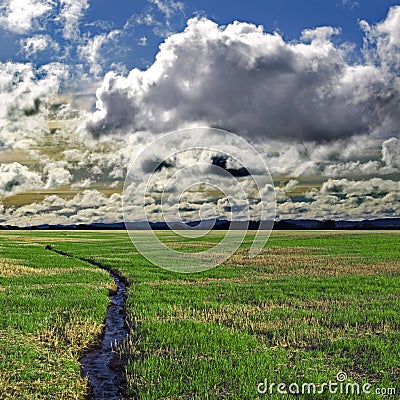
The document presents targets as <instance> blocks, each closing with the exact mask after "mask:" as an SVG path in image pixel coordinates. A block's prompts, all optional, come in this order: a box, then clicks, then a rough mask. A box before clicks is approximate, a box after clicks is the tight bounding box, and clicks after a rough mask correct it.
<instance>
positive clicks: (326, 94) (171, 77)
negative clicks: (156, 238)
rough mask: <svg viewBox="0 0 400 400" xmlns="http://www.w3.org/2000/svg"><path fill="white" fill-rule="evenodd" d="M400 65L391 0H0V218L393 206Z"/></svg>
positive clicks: (397, 19)
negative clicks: (125, 197) (167, 138)
mask: <svg viewBox="0 0 400 400" xmlns="http://www.w3.org/2000/svg"><path fill="white" fill-rule="evenodd" d="M399 73H400V4H399V2H396V1H386V0H379V1H378V0H376V1H372V0H369V1H365V0H364V1H363V0H359V1H353V0H335V1H331V0H327V1H324V2H321V1H316V0H312V1H307V2H299V1H295V0H281V1H247V2H242V1H228V0H221V1H217V2H216V1H211V0H198V1H176V0H136V1H123V0H114V1H113V2H109V1H105V0H96V1H90V0H79V1H78V0H25V1H22V0H2V1H1V3H0V224H3V225H6V224H11V225H20V226H28V225H39V224H79V223H92V222H121V221H122V220H123V218H124V212H123V211H125V212H126V211H127V210H126V209H128V211H129V212H128V214H127V215H128V218H129V219H130V220H136V219H137V220H140V219H141V218H143V213H142V212H139V211H138V210H139V209H138V204H141V203H140V202H138V200H137V199H136V198H135V196H138V195H140V196H142V197H143V195H144V194H145V198H146V201H145V203H144V205H143V207H144V209H145V211H146V213H145V214H146V217H147V218H149V219H151V220H153V221H160V220H163V219H164V220H175V219H176V218H177V217H178V216H179V217H180V218H182V219H183V220H197V219H200V218H205V219H206V218H211V217H218V218H228V219H231V218H234V219H246V218H248V217H249V215H250V217H251V218H252V219H257V218H260V215H261V214H260V209H262V206H263V205H266V206H267V208H268V207H270V205H268V202H269V201H270V202H272V199H271V196H270V193H271V190H272V189H271V187H272V183H273V184H274V186H275V199H276V210H275V214H276V218H277V219H287V218H295V219H302V218H316V219H321V220H322V219H331V218H333V219H337V220H340V219H347V220H350V219H351V220H360V219H373V218H391V217H400V205H399V204H400V202H399V199H400V137H399V136H400V135H399V134H400V112H399V111H400V110H399V106H400V76H399ZM207 128H209V129H207ZM215 128H218V129H219V130H227V131H229V132H233V133H234V134H235V135H237V137H236V136H235V137H233V136H230V137H229V138H227V137H226V136H224V135H222V134H220V133H219V131H217V130H216V129H215ZM184 129H186V131H182V132H181V133H180V134H178V140H177V139H176V136H174V138H173V140H172V139H171V140H172V141H171V142H170V143H166V142H165V141H163V140H161V138H162V137H163V135H164V134H165V133H167V132H173V131H176V130H184ZM188 129H189V130H188ZM190 129H191V130H190ZM241 140H242V141H245V142H246V143H248V144H250V145H251V146H252V147H253V148H254V151H255V152H257V154H259V155H260V156H261V158H262V160H263V162H264V163H265V165H266V166H267V167H268V170H269V173H270V175H271V177H272V178H271V179H267V178H266V177H267V175H268V178H269V173H266V172H265V171H264V170H263V169H260V168H259V165H256V161H255V160H258V157H256V156H254V154H252V153H251V152H250V151H249V152H247V151H245V150H243V151H240V149H244V147H243V146H242V145H241V144H240V143H242V142H240V141H241ZM243 143H244V142H243ZM182 146H186V147H185V149H184V151H180V152H179V151H175V150H179V149H180V150H182ZM190 146H197V147H198V148H200V147H202V148H201V149H197V150H196V151H193V149H192V150H190ZM235 146H236V147H235ZM238 149H239V151H237V150H238ZM174 151H175V153H174ZM224 151H227V153H224ZM139 155H141V156H140V157H141V160H142V164H140V165H138V164H137V163H135V160H137V159H138V158H137V157H138V156H139ZM146 157H147V158H148V159H147V158H146ZM235 157H236V158H235ZM149 165H151V166H153V165H155V166H156V167H157V165H159V167H157V168H156V170H155V171H154V168H153V169H151V168H150V170H149V169H148V166H149ZM193 166H194V167H193ZM196 166H197V167H196ZM204 166H205V167H204ZM215 166H217V167H218V168H221V169H222V170H225V171H228V172H229V171H230V172H232V171H234V174H233V175H234V177H233V178H235V182H236V181H239V182H240V184H241V185H242V186H243V187H245V188H247V199H245V198H244V197H246V196H244V195H243V193H242V194H241V195H240V196H239V195H238V194H237V193H238V192H237V191H236V190H233V188H234V187H235V186H234V184H233V183H232V181H230V180H228V179H227V177H226V176H225V175H224V174H221V173H211V170H212V168H213V167H215ZM189 167H190V168H189ZM131 168H133V169H134V170H133V171H132V170H131ZM210 168H211V169H210ZM182 169H184V170H185V171H186V176H185V178H184V179H183V178H181V181H180V182H179V184H178V183H176V184H175V185H174V186H173V187H169V186H168V185H169V184H170V181H171V179H172V177H174V176H175V174H177V173H179V171H180V170H182ZM243 171H255V172H254V173H252V174H247V173H243ZM214 172H215V171H214ZM181 175H182V174H180V175H179V176H181ZM127 176H128V177H129V179H128V182H126V177H127ZM132 176H134V177H135V179H134V180H131V179H130V178H131V177H132ZM149 176H151V177H152V178H151V179H152V180H151V184H150V185H147V186H146V182H149V181H148V179H149ZM205 177H207V182H208V183H210V182H211V181H212V182H211V183H212V185H211V184H209V185H208V187H207V188H205V186H204V185H203V186H202V185H201V184H200V183H201V182H203V180H204V179H205ZM259 178H260V179H259ZM261 178H262V179H261ZM258 179H259V182H260V184H261V185H262V187H261V188H260V191H259V193H256V194H255V193H254V190H253V189H254V187H253V186H252V182H253V183H254V180H256V181H258ZM182 182H184V183H185V184H186V185H187V186H185V185H183V183H182ZM203 183H204V182H203ZM128 184H129V185H130V186H129V185H128ZM124 185H125V189H126V191H125V193H130V195H131V196H132V198H131V199H130V200H131V204H129V202H125V210H123V209H122V206H121V204H122V198H123V191H124ZM206 186H207V185H206ZM165 187H168V191H167V193H168V196H167V197H166V199H167V200H166V201H165V203H162V201H161V197H162V196H161V194H162V193H163V190H162V188H164V189H165ZM216 188H217V189H216ZM250 188H251V189H250ZM164 192H165V190H164ZM263 196H264V197H263ZM246 200H247V203H246ZM249 203H251V204H250V206H249ZM246 204H247V207H246ZM233 210H234V212H233ZM249 210H250V211H249ZM246 212H247V213H248V212H249V213H250V214H247V213H246Z"/></svg>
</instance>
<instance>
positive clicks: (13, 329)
mask: <svg viewBox="0 0 400 400" xmlns="http://www.w3.org/2000/svg"><path fill="white" fill-rule="evenodd" d="M15 236H16V235H14V234H10V233H1V234H0V250H1V253H0V354H1V359H0V398H1V399H16V398H18V399H82V398H84V396H85V394H86V392H87V382H86V380H85V379H82V378H81V373H80V365H79V357H80V355H81V354H82V351H83V350H84V349H85V348H87V347H89V346H90V345H91V344H93V343H94V342H95V340H96V337H97V336H98V335H99V334H100V333H101V329H102V324H103V319H104V315H105V311H106V308H107V304H108V301H109V299H108V293H109V289H110V288H112V287H113V281H112V280H111V279H110V277H109V275H108V274H107V273H106V272H105V271H103V270H99V269H97V268H94V267H92V266H90V265H89V264H88V263H84V262H80V261H78V260H74V259H68V258H66V257H62V256H60V255H57V254H55V253H53V252H49V251H46V250H45V249H44V245H42V244H35V243H34V242H32V241H30V240H29V242H26V241H25V240H24V238H28V239H29V237H30V235H29V234H28V235H24V237H21V238H17V237H15Z"/></svg>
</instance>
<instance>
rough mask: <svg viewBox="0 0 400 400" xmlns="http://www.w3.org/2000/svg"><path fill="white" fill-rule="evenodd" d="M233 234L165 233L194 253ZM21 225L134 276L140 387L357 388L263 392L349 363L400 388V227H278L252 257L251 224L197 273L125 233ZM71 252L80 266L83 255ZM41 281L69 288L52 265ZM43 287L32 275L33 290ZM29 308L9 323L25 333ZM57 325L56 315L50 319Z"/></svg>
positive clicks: (224, 394)
mask: <svg viewBox="0 0 400 400" xmlns="http://www.w3.org/2000/svg"><path fill="white" fill-rule="evenodd" d="M222 234H223V232H216V231H214V232H212V233H211V234H210V235H207V236H206V237H204V238H201V239H196V240H194V239H192V240H191V241H190V242H188V240H183V239H178V238H176V237H174V236H173V235H172V234H171V233H170V232H159V233H158V235H159V236H160V237H161V238H162V239H163V240H164V241H168V242H169V244H170V245H172V246H174V247H175V248H176V249H179V250H181V251H188V252H189V251H193V248H196V251H198V250H200V249H202V248H209V247H210V246H212V245H213V244H215V243H217V242H218V241H219V240H220V238H221V235H222ZM10 235H11V234H10V233H4V234H2V236H1V239H2V242H1V243H0V245H3V246H4V247H3V248H2V250H4V251H6V252H7V251H8V252H9V255H8V256H3V257H5V258H7V257H10V258H14V256H15V257H17V254H16V250H15V249H16V248H15V246H10V243H13V242H10V241H9V240H8V239H7V240H6V236H10ZM13 235H14V236H19V238H18V240H16V241H14V244H16V243H23V242H25V241H30V242H31V243H36V242H38V241H39V242H40V243H41V245H42V247H41V248H40V249H42V248H43V245H44V244H47V243H49V244H52V245H53V246H54V247H55V248H56V249H58V250H62V251H65V252H68V253H71V254H74V255H75V256H79V257H85V258H92V259H94V260H97V261H99V262H101V263H104V264H106V265H108V266H110V267H112V268H114V269H116V270H119V271H120V272H121V273H122V274H123V275H124V276H126V277H127V279H128V280H129V282H130V283H131V285H130V289H129V293H128V300H127V311H128V317H129V321H130V324H131V326H132V332H131V335H130V338H129V341H128V342H127V343H126V344H125V346H124V347H123V348H122V349H121V351H122V352H124V353H125V354H126V355H127V357H128V365H127V371H126V372H127V377H128V383H129V390H130V394H131V396H132V397H135V398H139V399H237V400H239V399H240V400H241V399H246V400H247V399H249V400H251V399H258V398H270V399H284V398H295V397H297V398H301V399H311V398H312V399H314V398H318V399H338V400H339V399H343V398H351V397H350V396H349V397H347V396H346V395H345V394H340V393H337V394H329V393H327V392H325V393H324V394H322V395H308V394H305V395H301V396H289V395H282V394H278V393H277V392H276V390H275V391H274V393H273V394H272V395H271V394H265V395H261V394H258V393H257V385H258V384H259V383H260V382H264V380H265V379H266V380H267V382H268V383H276V384H278V383H280V382H285V383H288V384H289V383H291V382H296V383H298V384H299V385H300V387H301V384H302V383H306V382H313V383H315V384H322V383H324V382H329V381H330V380H331V381H335V377H336V374H337V373H338V372H339V371H345V372H346V373H347V375H348V377H349V379H348V381H346V382H357V383H359V384H360V385H362V384H363V383H366V382H369V383H371V384H372V385H373V386H372V390H375V388H380V387H388V388H389V387H390V388H391V387H396V388H397V393H400V385H399V384H398V381H399V376H400V366H399V362H398V360H399V359H400V329H399V322H398V321H399V315H400V301H399V300H400V274H399V272H400V260H399V248H400V233H399V232H382V233H380V232H274V234H273V235H272V237H271V238H270V240H269V242H268V244H267V246H266V248H265V249H264V251H263V252H262V253H261V254H260V255H259V256H257V257H255V258H254V259H249V258H247V257H246V249H248V248H249V247H250V245H251V239H252V236H253V234H252V233H249V235H248V236H247V238H246V241H245V242H244V243H243V245H242V247H241V249H239V251H238V252H237V253H236V254H235V255H234V256H233V257H231V258H230V259H229V260H228V261H227V262H225V263H224V264H223V265H221V266H219V267H217V268H214V269H211V270H209V271H205V272H201V273H197V274H178V273H174V272H171V271H166V270H163V269H160V268H158V267H156V266H153V265H151V264H150V263H149V262H148V261H147V260H146V259H144V258H143V257H142V256H140V255H139V254H138V253H137V251H136V250H135V248H134V247H133V245H132V244H131V242H130V240H129V238H128V236H127V235H126V233H124V232H66V233H65V234H63V235H62V234H61V233H59V232H18V233H15V232H14V233H13ZM59 238H61V239H63V240H60V239H59ZM22 248H23V249H25V248H24V247H22ZM38 249H39V248H36V247H34V246H32V249H31V250H30V251H32V253H31V254H30V256H29V255H28V254H26V257H25V258H24V260H25V261H24V262H25V263H33V264H29V265H33V266H34V264H35V261H34V260H35V259H36V260H37V259H38V256H37V254H36V253H35V252H36V251H39V250H38ZM24 251H28V250H24ZM44 254H45V255H47V253H44ZM57 257H58V256H56V255H54V257H53V259H52V260H50V259H49V260H48V261H49V264H48V265H49V268H54V267H55V265H53V264H52V261H56V260H58V258H57ZM17 258H18V257H17ZM62 260H63V261H64V262H65V260H66V259H65V258H64V259H62ZM70 261H71V262H72V263H73V264H74V265H75V266H77V261H76V260H70ZM39 264H40V263H39ZM84 264H85V267H86V268H87V267H88V264H87V263H84ZM24 265H25V264H24ZM26 265H28V264H26ZM50 265H51V267H50ZM83 275H85V274H82V276H81V277H80V278H79V279H83V284H84V285H90V279H92V277H90V278H89V282H88V281H85V280H84V277H83ZM74 276H75V275H74ZM76 276H78V275H76ZM10 279H14V281H13V283H12V284H13V285H15V287H18V286H21V285H22V284H23V283H22V282H25V281H26V279H33V280H34V279H39V277H37V276H31V277H29V278H28V277H24V279H22V278H19V277H13V278H10ZM40 279H44V280H45V281H44V282H45V283H46V282H47V283H50V282H58V283H59V286H62V285H63V279H64V278H63V277H62V276H61V277H59V276H58V275H52V276H48V277H45V276H42V277H41V278H40ZM46 279H48V280H46ZM12 284H8V286H10V285H12ZM2 285H3V283H2ZM34 285H35V284H34V283H29V286H30V289H29V290H30V291H32V296H34V293H35V292H34V289H33V286H34ZM84 285H83V286H82V289H83V290H82V293H80V292H79V291H78V289H77V288H75V289H73V290H77V293H80V294H79V295H80V296H82V297H84V293H85V292H86V293H87V292H90V293H91V294H90V296H92V295H93V296H95V293H96V291H95V290H94V289H92V288H91V289H90V290H88V287H85V286H84ZM78 286H79V285H77V287H78ZM92 286H96V284H94V285H92ZM62 290H69V289H68V288H63V289H62ZM71 290H72V289H71ZM3 293H4V292H3ZM3 293H0V294H1V295H2V294H3ZM57 293H58V292H57ZM101 293H103V292H101ZM61 297H63V298H65V297H66V296H65V295H63V296H61ZM15 301H20V300H17V298H15ZM90 301H94V299H91V300H88V302H87V303H85V304H84V306H82V307H81V308H80V309H79V311H80V312H81V313H82V314H80V315H81V316H82V317H83V316H85V317H88V315H89V314H88V313H90V312H92V313H95V312H96V311H95V310H98V311H100V310H101V307H92V309H91V308H90V307H89V305H90ZM55 303H56V300H55V299H54V304H55ZM4 304H6V303H4ZM10 304H12V301H10ZM18 304H19V303H18ZM49 304H52V301H49ZM36 307H37V308H38V311H37V312H38V316H37V317H35V318H38V319H39V320H40V318H41V317H40V315H41V314H40V312H41V309H42V306H36ZM54 307H55V308H56V309H57V308H58V307H59V305H55V306H54ZM71 309H75V307H73V306H72V305H71V304H65V310H71ZM85 310H86V311H85ZM103 311H104V310H103ZM19 314H20V313H19V312H18V311H16V312H15V315H14V316H13V317H12V318H11V320H12V321H11V320H10V319H9V320H6V321H4V322H2V324H3V323H4V324H5V327H9V328H5V329H11V328H12V329H13V330H20V332H21V335H22V334H23V335H25V334H28V333H34V332H33V331H34V329H33V326H31V327H30V330H29V329H28V330H27V329H26V328H23V326H22V325H21V324H22V322H18V323H17V322H13V321H19V319H21V318H23V317H21V316H19ZM100 314H101V313H100ZM96 315H97V314H96ZM99 317H100V315H99ZM1 318H6V317H4V316H2V317H1ZM93 318H94V317H93ZM54 323H57V322H54V320H53V321H52V320H51V319H50V320H48V325H47V326H52V324H54ZM26 324H27V326H29V324H28V322H26ZM10 327H11V328H10ZM24 329H25V330H24ZM5 332H6V330H5ZM5 334H7V332H6V333H5ZM67 348H68V345H67V346H66V349H67ZM32 357H33V356H32ZM60 368H67V367H66V366H63V367H60ZM398 396H399V394H397V398H398ZM353 397H354V396H353ZM354 398H360V399H370V398H371V399H376V398H377V399H379V398H382V396H381V395H375V394H370V395H366V394H364V395H359V396H356V397H354ZM386 398H396V396H386Z"/></svg>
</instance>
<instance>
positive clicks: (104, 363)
mask: <svg viewBox="0 0 400 400" xmlns="http://www.w3.org/2000/svg"><path fill="white" fill-rule="evenodd" d="M46 249H47V250H52V251H54V252H56V253H58V254H60V255H63V256H66V257H72V258H77V259H79V260H81V261H86V262H88V263H90V264H92V265H95V266H97V267H99V268H102V269H106V270H108V271H109V272H110V276H111V277H112V278H113V279H114V281H115V284H116V286H117V290H116V291H115V292H113V293H112V294H111V295H110V305H109V306H108V308H107V314H106V317H105V327H104V330H103V335H102V340H101V346H100V347H97V348H94V349H93V350H91V351H90V352H88V353H86V354H85V355H84V356H83V357H82V358H81V369H82V375H83V376H84V377H87V378H88V381H89V384H90V390H91V392H90V395H89V397H88V400H121V399H122V398H123V394H124V393H126V387H127V384H126V377H125V370H124V360H122V359H121V358H120V354H119V352H118V351H117V346H118V344H120V343H121V342H123V340H124V339H125V338H126V336H127V335H128V333H129V330H128V327H127V325H126V319H125V293H126V290H127V283H126V281H125V280H124V279H123V278H122V277H120V276H118V275H117V274H116V273H114V272H112V271H110V269H109V268H108V267H107V266H105V265H103V264H101V263H99V262H97V261H94V260H91V259H86V258H81V257H76V256H74V255H72V254H68V253H65V252H63V251H60V250H56V249H54V248H52V247H51V246H46Z"/></svg>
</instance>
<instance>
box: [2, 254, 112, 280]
mask: <svg viewBox="0 0 400 400" xmlns="http://www.w3.org/2000/svg"><path fill="white" fill-rule="evenodd" d="M77 271H87V272H90V273H97V274H106V275H107V274H108V272H107V271H104V270H102V269H99V268H89V267H79V268H32V267H28V266H26V265H21V264H19V263H18V261H17V260H13V259H8V258H0V276H3V277H18V276H24V275H45V276H51V275H59V274H73V273H76V272H77Z"/></svg>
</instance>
